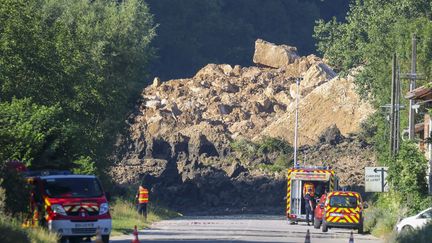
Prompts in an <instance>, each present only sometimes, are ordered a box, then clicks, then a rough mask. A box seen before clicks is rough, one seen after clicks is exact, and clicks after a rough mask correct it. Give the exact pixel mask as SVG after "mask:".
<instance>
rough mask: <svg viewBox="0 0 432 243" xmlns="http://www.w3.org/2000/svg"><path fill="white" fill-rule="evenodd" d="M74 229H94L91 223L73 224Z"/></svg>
mask: <svg viewBox="0 0 432 243" xmlns="http://www.w3.org/2000/svg"><path fill="white" fill-rule="evenodd" d="M75 228H94V224H93V223H79V224H75Z"/></svg>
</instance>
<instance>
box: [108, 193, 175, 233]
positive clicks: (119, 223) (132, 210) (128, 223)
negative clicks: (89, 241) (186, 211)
mask: <svg viewBox="0 0 432 243" xmlns="http://www.w3.org/2000/svg"><path fill="white" fill-rule="evenodd" d="M148 210H149V212H148V215H147V221H146V220H145V219H144V217H142V216H141V215H139V214H138V213H137V211H136V207H135V204H133V203H132V202H130V201H125V200H120V199H117V200H116V201H115V202H114V203H113V205H112V208H111V216H112V219H113V221H112V224H113V229H112V233H111V235H113V236H116V235H123V234H130V233H132V232H133V228H134V226H135V225H136V226H137V227H138V229H142V228H145V227H148V226H149V225H150V224H152V223H153V222H156V221H160V220H164V219H170V218H174V217H179V216H182V215H181V214H179V213H176V212H173V211H171V210H168V209H166V208H162V207H158V206H155V205H153V204H149V206H148Z"/></svg>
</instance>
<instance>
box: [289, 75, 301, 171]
mask: <svg viewBox="0 0 432 243" xmlns="http://www.w3.org/2000/svg"><path fill="white" fill-rule="evenodd" d="M289 80H290V81H295V82H296V84H297V92H296V106H295V107H296V108H295V124H294V167H299V163H298V161H297V154H298V126H299V125H298V124H299V99H300V81H301V80H303V78H302V77H291V78H289Z"/></svg>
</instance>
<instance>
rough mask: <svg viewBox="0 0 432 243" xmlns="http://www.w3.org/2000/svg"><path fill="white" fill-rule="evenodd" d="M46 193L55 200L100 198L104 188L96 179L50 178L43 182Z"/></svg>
mask: <svg viewBox="0 0 432 243" xmlns="http://www.w3.org/2000/svg"><path fill="white" fill-rule="evenodd" d="M43 184H44V188H45V192H46V194H47V195H48V196H49V197H53V198H74V197H100V196H102V188H101V186H100V184H99V182H98V180H97V179H96V178H55V179H54V178H49V179H44V180H43Z"/></svg>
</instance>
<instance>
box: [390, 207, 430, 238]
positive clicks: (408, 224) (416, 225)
mask: <svg viewBox="0 0 432 243" xmlns="http://www.w3.org/2000/svg"><path fill="white" fill-rule="evenodd" d="M431 219H432V208H428V209H426V210H423V211H422V212H420V213H419V214H417V215H415V216H411V217H408V218H405V219H402V220H401V221H400V222H399V223H398V224H397V225H396V230H397V232H398V233H400V232H403V231H411V230H414V229H420V228H422V227H423V226H425V225H426V224H427V223H429V222H431Z"/></svg>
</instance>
